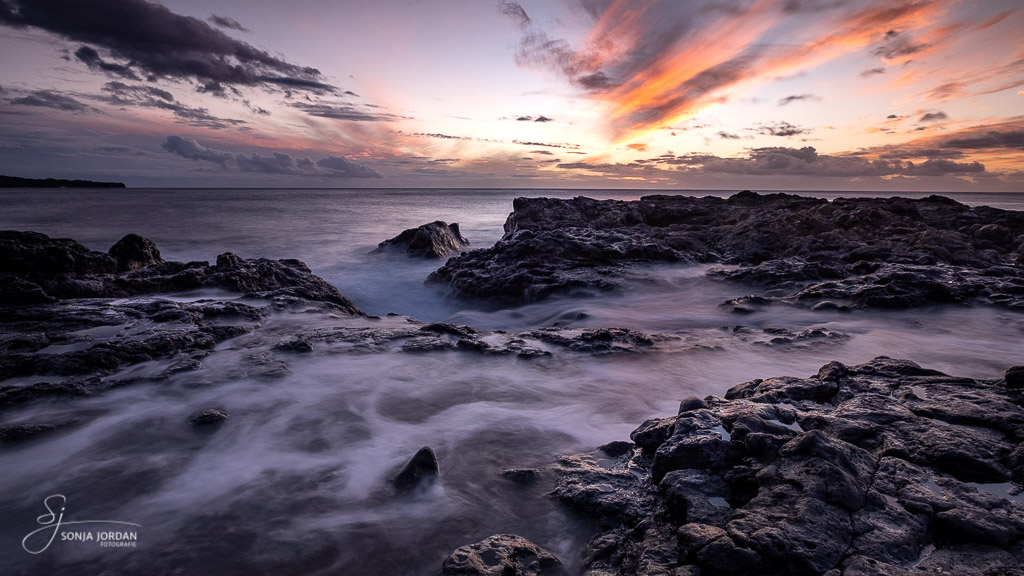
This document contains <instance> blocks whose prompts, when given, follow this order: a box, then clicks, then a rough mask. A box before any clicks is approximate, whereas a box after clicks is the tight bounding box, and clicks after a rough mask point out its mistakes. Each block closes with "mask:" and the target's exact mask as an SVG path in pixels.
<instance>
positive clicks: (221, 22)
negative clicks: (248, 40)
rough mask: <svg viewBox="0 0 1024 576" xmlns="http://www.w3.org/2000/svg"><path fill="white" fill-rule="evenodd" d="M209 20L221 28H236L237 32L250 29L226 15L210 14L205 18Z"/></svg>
mask: <svg viewBox="0 0 1024 576" xmlns="http://www.w3.org/2000/svg"><path fill="white" fill-rule="evenodd" d="M207 20H208V21H209V22H211V23H213V24H215V25H217V26H220V27H221V28H227V29H229V30H238V31H239V32H249V31H250V30H249V29H248V28H246V27H245V26H242V25H241V24H239V23H238V21H237V20H235V19H234V18H228V17H227V16H218V15H216V14H214V15H212V16H210V17H209V18H208V19H207Z"/></svg>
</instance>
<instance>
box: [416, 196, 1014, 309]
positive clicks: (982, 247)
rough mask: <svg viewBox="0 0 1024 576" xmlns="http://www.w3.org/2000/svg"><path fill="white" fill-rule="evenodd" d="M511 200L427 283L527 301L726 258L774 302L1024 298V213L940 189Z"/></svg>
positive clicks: (735, 274) (734, 273) (1010, 301)
mask: <svg viewBox="0 0 1024 576" xmlns="http://www.w3.org/2000/svg"><path fill="white" fill-rule="evenodd" d="M513 208H514V211H513V212H512V213H511V214H510V215H509V217H508V220H507V221H506V223H505V235H504V236H503V237H502V239H501V240H499V241H498V242H497V243H496V244H495V245H494V246H493V247H491V248H487V249H480V250H473V251H471V252H466V253H464V254H462V255H461V256H458V257H455V258H453V259H451V260H449V261H448V262H447V263H446V264H445V265H444V266H442V267H441V268H440V269H438V270H437V271H435V272H434V273H432V274H431V275H430V277H429V278H428V280H427V281H428V282H430V283H437V284H443V285H447V286H449V287H450V289H451V291H452V293H453V294H454V295H456V296H461V297H470V298H480V299H485V300H491V301H497V302H499V303H520V302H529V301H535V300H539V299H542V298H545V297H547V296H550V295H552V294H589V293H594V292H597V291H604V290H614V289H618V288H621V287H622V285H623V281H624V279H626V278H628V277H629V276H630V275H631V274H632V272H633V270H632V269H631V265H635V264H643V263H657V262H674V263H684V264H695V263H723V264H729V265H736V266H737V267H736V268H729V269H722V270H718V271H717V272H715V273H714V275H713V276H714V277H716V278H720V279H723V280H731V281H737V282H745V283H748V284H752V285H755V286H758V287H761V288H764V289H766V291H767V290H772V291H773V292H778V291H780V290H781V291H786V293H787V294H788V295H785V296H778V295H774V294H773V296H771V297H770V298H769V297H764V302H766V303H767V302H769V301H773V300H780V299H781V300H785V301H787V302H791V303H797V304H800V305H805V306H813V305H814V304H816V303H819V302H821V301H824V300H828V301H830V302H831V304H832V305H834V306H835V307H836V308H840V307H842V306H854V307H882V308H907V307H912V306H920V305H924V304H931V303H950V302H966V301H968V300H973V299H980V300H984V301H987V302H990V303H994V304H998V305H1002V306H1008V307H1013V308H1024V273H1022V270H1021V264H1022V263H1024V213H1021V212H1013V211H1005V210H998V209H994V208H989V207H985V206H982V207H974V208H972V207H969V206H966V205H963V204H960V203H958V202H955V201H953V200H950V199H947V198H943V197H940V196H929V197H927V198H923V199H920V200H911V199H906V198H888V199H880V198H865V199H848V198H839V199H836V200H834V201H832V202H829V201H827V200H823V199H817V198H806V197H801V196H794V195H786V194H769V195H758V194H754V193H751V192H741V193H739V194H736V195H734V196H732V197H730V198H726V199H722V198H712V197H708V198H693V197H685V196H645V197H643V198H641V199H640V200H638V201H635V202H625V201H619V200H601V201H599V200H592V199H589V198H582V197H578V198H574V199H572V200H558V199H550V198H517V199H516V200H515V202H514V203H513ZM751 303H756V302H754V301H751V302H744V303H740V304H741V306H739V307H738V308H737V311H740V312H743V311H749V305H750V304H751Z"/></svg>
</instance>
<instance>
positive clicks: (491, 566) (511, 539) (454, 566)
mask: <svg viewBox="0 0 1024 576" xmlns="http://www.w3.org/2000/svg"><path fill="white" fill-rule="evenodd" d="M565 574H566V572H565V570H564V568H563V567H562V563H561V562H559V561H558V558H556V557H555V556H554V555H553V554H551V553H550V552H548V551H546V550H544V549H543V548H541V547H539V546H537V545H536V544H534V543H532V542H530V541H529V540H527V539H526V538H523V537H521V536H516V535H514V534H495V535H494V536H490V537H489V538H486V539H484V540H481V541H480V542H477V543H476V544H470V545H468V546H463V547H461V548H459V549H457V550H456V551H455V552H452V554H451V556H449V557H448V558H446V559H445V560H444V563H443V564H442V565H441V576H565Z"/></svg>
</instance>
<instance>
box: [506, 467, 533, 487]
mask: <svg viewBox="0 0 1024 576" xmlns="http://www.w3.org/2000/svg"><path fill="white" fill-rule="evenodd" d="M500 474H501V476H502V477H503V478H508V479H509V480H511V481H513V482H517V483H519V484H526V483H527V482H533V481H534V480H536V479H537V478H540V477H541V476H542V475H543V474H544V471H542V470H541V469H539V468H505V469H504V470H502V471H501V472H500Z"/></svg>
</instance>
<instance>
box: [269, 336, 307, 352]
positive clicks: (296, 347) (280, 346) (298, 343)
mask: <svg viewBox="0 0 1024 576" xmlns="http://www.w3.org/2000/svg"><path fill="white" fill-rule="evenodd" d="M274 350H280V351H282V352H300V353H307V352H312V351H313V343H312V342H310V341H309V340H307V339H305V338H296V339H294V340H285V341H282V342H278V343H277V344H275V345H274Z"/></svg>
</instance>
